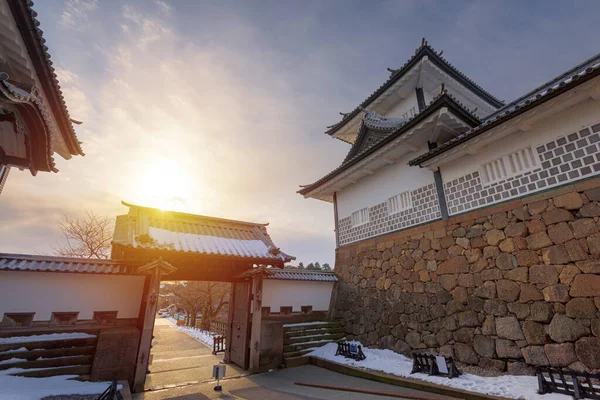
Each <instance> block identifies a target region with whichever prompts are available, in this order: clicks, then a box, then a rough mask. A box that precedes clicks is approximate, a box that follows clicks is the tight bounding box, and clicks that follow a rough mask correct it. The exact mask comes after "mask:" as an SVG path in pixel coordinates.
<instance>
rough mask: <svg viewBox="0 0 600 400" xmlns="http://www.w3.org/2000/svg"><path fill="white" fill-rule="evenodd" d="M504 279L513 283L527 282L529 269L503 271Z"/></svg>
mask: <svg viewBox="0 0 600 400" xmlns="http://www.w3.org/2000/svg"><path fill="white" fill-rule="evenodd" d="M504 277H505V278H506V279H509V280H511V281H515V282H529V268H527V267H518V268H514V269H511V270H509V271H504Z"/></svg>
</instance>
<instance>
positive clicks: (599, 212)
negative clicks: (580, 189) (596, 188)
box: [579, 203, 600, 218]
mask: <svg viewBox="0 0 600 400" xmlns="http://www.w3.org/2000/svg"><path fill="white" fill-rule="evenodd" d="M579 212H580V213H581V216H582V217H587V218H590V217H598V216H600V206H598V204H596V203H588V204H586V205H584V206H583V207H581V209H580V210H579Z"/></svg>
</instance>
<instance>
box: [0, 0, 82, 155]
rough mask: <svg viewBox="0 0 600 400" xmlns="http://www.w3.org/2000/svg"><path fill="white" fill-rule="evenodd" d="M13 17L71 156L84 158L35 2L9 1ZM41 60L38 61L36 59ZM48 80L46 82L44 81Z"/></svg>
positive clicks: (27, 0) (29, 0)
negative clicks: (34, 6)
mask: <svg viewBox="0 0 600 400" xmlns="http://www.w3.org/2000/svg"><path fill="white" fill-rule="evenodd" d="M8 4H9V6H10V8H11V11H12V13H13V16H14V17H15V20H16V21H17V25H18V26H19V30H20V32H21V36H22V37H23V40H24V42H25V45H26V46H27V51H28V53H29V55H30V57H31V59H32V62H33V64H34V66H35V69H36V73H37V74H38V76H39V79H40V82H41V84H42V87H43V89H44V93H45V94H46V96H47V98H48V102H49V103H50V106H51V107H52V111H53V114H54V115H55V118H56V119H57V120H58V121H57V122H58V125H59V127H60V128H61V130H62V131H63V132H64V134H65V135H66V137H65V142H66V143H67V145H68V147H69V150H70V152H71V154H73V155H84V153H83V149H82V148H81V142H80V141H79V140H78V139H77V135H76V133H75V130H74V129H73V125H72V123H71V117H70V116H69V111H68V110H67V105H66V103H65V99H64V96H63V93H62V90H61V89H60V84H59V82H58V77H57V76H56V72H55V68H54V67H53V65H52V64H53V62H52V60H50V58H51V56H50V53H48V46H46V45H45V43H46V39H44V37H43V31H42V30H41V29H40V28H39V26H40V22H39V21H38V20H37V13H36V12H35V11H34V10H33V8H32V7H33V1H31V0H8ZM36 56H37V58H36ZM44 78H46V79H45V80H44Z"/></svg>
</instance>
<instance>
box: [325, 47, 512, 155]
mask: <svg viewBox="0 0 600 400" xmlns="http://www.w3.org/2000/svg"><path fill="white" fill-rule="evenodd" d="M424 59H426V60H427V61H428V62H430V63H432V64H433V65H434V66H435V67H436V68H437V69H439V70H440V71H442V72H443V73H445V74H447V75H448V76H449V77H451V78H453V79H454V80H456V81H457V82H458V83H460V84H461V85H462V86H464V87H465V88H467V89H468V90H470V91H471V92H473V93H474V94H476V95H477V96H478V97H479V98H481V99H482V100H483V101H484V102H486V103H487V104H489V105H490V106H491V107H492V108H493V109H497V108H499V107H502V106H503V105H504V103H503V102H502V101H501V100H499V99H497V98H496V97H494V96H492V95H491V94H490V93H489V92H487V91H485V90H484V89H483V88H482V87H481V86H479V85H477V84H476V83H475V82H474V81H472V80H471V79H469V78H468V77H467V76H466V75H465V74H463V73H462V72H460V71H459V70H458V69H456V68H455V67H454V66H453V65H452V64H450V63H449V62H448V61H447V60H446V59H444V58H443V57H441V56H440V55H439V54H438V53H437V52H435V50H434V49H433V48H432V47H431V46H429V45H428V44H426V42H425V44H424V45H422V46H421V47H420V48H419V49H417V51H416V53H415V55H414V56H413V57H411V59H410V60H409V61H407V62H406V64H404V65H403V66H402V68H400V69H398V70H396V71H394V72H393V73H392V75H391V76H390V77H389V79H388V80H387V81H386V82H385V83H384V84H383V85H381V86H380V87H379V88H378V89H377V90H375V91H374V92H373V93H372V94H371V95H370V96H369V97H368V98H367V99H366V100H364V101H363V102H362V103H361V104H360V105H359V106H358V107H356V108H355V109H354V110H353V111H351V112H350V113H348V114H345V115H344V117H343V118H342V120H341V121H340V122H338V123H336V124H334V125H332V126H331V127H329V128H328V129H327V131H326V132H325V133H326V134H328V135H330V136H334V137H336V138H338V139H340V140H342V141H345V142H348V143H352V142H351V141H348V140H345V139H344V138H342V137H338V136H336V133H337V132H338V131H340V130H341V129H342V128H343V127H344V126H345V125H346V124H348V123H349V122H351V121H352V120H354V119H355V117H356V116H357V115H359V114H360V111H361V108H366V109H369V110H371V106H372V105H373V103H374V102H375V101H376V100H377V99H378V98H379V97H380V96H382V95H383V94H384V93H385V92H386V91H388V89H390V88H392V87H393V86H394V85H397V83H398V82H399V81H400V80H402V79H406V78H407V74H409V73H410V72H411V70H413V68H415V67H418V66H419V63H422V62H423V60H424ZM374 111H377V110H374Z"/></svg>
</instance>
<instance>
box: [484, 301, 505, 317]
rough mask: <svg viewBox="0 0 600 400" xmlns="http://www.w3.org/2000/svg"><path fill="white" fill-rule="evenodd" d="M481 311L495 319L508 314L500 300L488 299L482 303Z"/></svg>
mask: <svg viewBox="0 0 600 400" xmlns="http://www.w3.org/2000/svg"><path fill="white" fill-rule="evenodd" d="M483 310H484V311H485V313H486V314H489V315H494V316H496V317H504V316H506V315H507V314H508V308H507V307H506V303H505V302H504V301H502V300H500V299H490V300H486V301H485V302H484V303H483Z"/></svg>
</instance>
